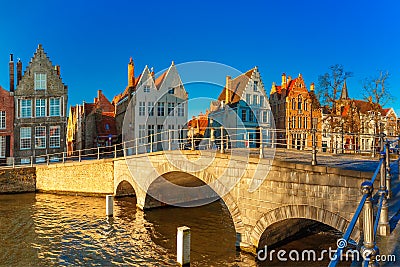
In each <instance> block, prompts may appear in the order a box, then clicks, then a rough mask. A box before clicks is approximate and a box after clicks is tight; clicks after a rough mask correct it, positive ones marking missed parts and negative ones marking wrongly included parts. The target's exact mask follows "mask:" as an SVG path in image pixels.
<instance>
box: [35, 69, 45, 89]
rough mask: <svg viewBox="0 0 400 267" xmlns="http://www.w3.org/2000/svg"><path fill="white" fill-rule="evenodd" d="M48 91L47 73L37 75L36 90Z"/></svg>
mask: <svg viewBox="0 0 400 267" xmlns="http://www.w3.org/2000/svg"><path fill="white" fill-rule="evenodd" d="M46 89H47V75H46V73H35V90H46Z"/></svg>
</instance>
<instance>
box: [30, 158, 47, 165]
mask: <svg viewBox="0 0 400 267" xmlns="http://www.w3.org/2000/svg"><path fill="white" fill-rule="evenodd" d="M47 165H48V164H47ZM31 167H33V156H31Z"/></svg>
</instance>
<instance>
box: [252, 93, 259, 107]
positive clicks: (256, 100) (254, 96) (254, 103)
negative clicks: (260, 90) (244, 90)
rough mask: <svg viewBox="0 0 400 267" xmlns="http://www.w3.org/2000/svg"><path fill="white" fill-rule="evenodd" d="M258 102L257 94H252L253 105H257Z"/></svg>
mask: <svg viewBox="0 0 400 267" xmlns="http://www.w3.org/2000/svg"><path fill="white" fill-rule="evenodd" d="M257 103H258V95H253V105H257Z"/></svg>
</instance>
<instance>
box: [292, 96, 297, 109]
mask: <svg viewBox="0 0 400 267" xmlns="http://www.w3.org/2000/svg"><path fill="white" fill-rule="evenodd" d="M292 109H293V110H295V109H296V99H294V98H292Z"/></svg>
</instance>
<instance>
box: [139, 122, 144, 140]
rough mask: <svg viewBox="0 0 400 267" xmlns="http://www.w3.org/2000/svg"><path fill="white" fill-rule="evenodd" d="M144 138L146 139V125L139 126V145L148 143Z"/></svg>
mask: <svg viewBox="0 0 400 267" xmlns="http://www.w3.org/2000/svg"><path fill="white" fill-rule="evenodd" d="M144 137H146V125H145V124H139V144H144V143H146V140H145V138H144Z"/></svg>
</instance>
